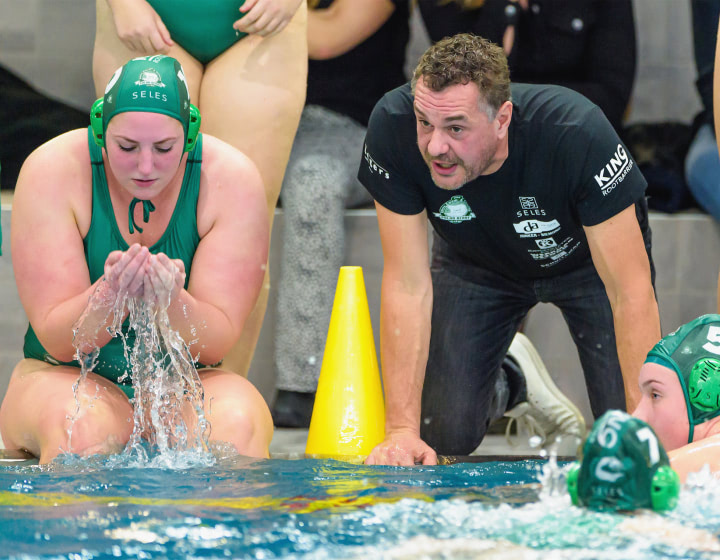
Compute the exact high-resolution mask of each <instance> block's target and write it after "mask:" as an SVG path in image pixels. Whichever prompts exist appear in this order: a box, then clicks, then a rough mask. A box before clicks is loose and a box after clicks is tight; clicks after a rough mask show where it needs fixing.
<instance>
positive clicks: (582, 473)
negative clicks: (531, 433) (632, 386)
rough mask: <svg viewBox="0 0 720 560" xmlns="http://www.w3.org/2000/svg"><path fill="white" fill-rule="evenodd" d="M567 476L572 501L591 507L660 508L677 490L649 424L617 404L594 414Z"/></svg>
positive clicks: (671, 501)
mask: <svg viewBox="0 0 720 560" xmlns="http://www.w3.org/2000/svg"><path fill="white" fill-rule="evenodd" d="M567 482H568V492H569V493H570V497H571V498H572V503H573V504H574V505H576V506H586V507H588V508H590V509H594V510H612V511H616V510H626V511H631V510H635V509H653V510H655V511H663V510H668V509H672V508H674V507H675V505H676V504H677V499H678V495H679V493H680V477H679V476H678V474H677V473H676V472H675V471H674V470H673V469H672V468H671V467H670V461H669V459H668V456H667V453H666V452H665V449H664V448H663V446H662V444H661V443H660V441H659V440H658V438H657V436H656V435H655V432H654V431H653V429H652V428H651V427H650V426H649V425H648V424H647V423H645V422H643V421H642V420H640V419H639V418H635V417H633V416H630V415H629V414H628V413H627V412H623V411H621V410H609V411H608V412H606V413H605V414H603V415H602V416H601V417H600V418H598V420H597V421H596V422H595V425H594V426H593V428H592V430H591V431H590V435H588V438H587V440H585V444H584V446H583V457H582V461H581V462H580V463H574V464H573V465H572V466H571V467H570V471H569V472H568V478H567Z"/></svg>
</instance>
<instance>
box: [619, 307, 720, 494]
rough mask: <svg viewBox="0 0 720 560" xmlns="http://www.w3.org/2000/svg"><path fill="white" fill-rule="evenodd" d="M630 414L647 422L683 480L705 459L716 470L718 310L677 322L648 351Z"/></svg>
mask: <svg viewBox="0 0 720 560" xmlns="http://www.w3.org/2000/svg"><path fill="white" fill-rule="evenodd" d="M639 383H640V390H641V391H642V398H641V400H640V403H639V404H638V406H637V408H636V409H635V411H634V412H633V415H634V416H636V417H637V418H641V419H642V420H645V421H646V422H647V423H648V424H650V425H651V426H652V427H653V428H654V430H655V432H656V433H657V435H658V438H659V439H660V441H661V442H662V444H663V445H664V446H665V448H666V449H667V450H668V454H669V456H670V463H671V465H672V467H673V468H674V469H675V470H676V471H677V472H678V474H679V475H680V478H681V479H682V480H683V481H684V480H685V479H686V477H687V475H688V474H689V473H691V472H697V471H699V470H700V469H701V468H703V467H704V466H705V465H707V466H708V467H709V469H710V471H711V472H720V315H715V314H711V315H703V316H702V317H698V318H697V319H694V320H692V321H690V322H689V323H686V324H684V325H682V326H681V327H679V328H678V329H677V330H675V332H673V333H670V334H669V335H667V336H666V337H664V338H663V339H662V340H660V342H658V343H657V344H656V345H655V346H654V347H653V349H652V350H651V351H650V352H649V353H648V356H647V360H646V361H645V364H644V365H643V367H642V369H641V370H640V378H639Z"/></svg>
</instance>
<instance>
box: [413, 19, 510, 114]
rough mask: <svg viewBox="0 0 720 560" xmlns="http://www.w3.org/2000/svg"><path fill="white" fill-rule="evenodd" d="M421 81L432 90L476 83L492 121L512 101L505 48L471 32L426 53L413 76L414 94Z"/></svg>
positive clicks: (441, 42)
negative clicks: (504, 104)
mask: <svg viewBox="0 0 720 560" xmlns="http://www.w3.org/2000/svg"><path fill="white" fill-rule="evenodd" d="M420 78H422V79H423V84H425V86H426V87H428V88H429V89H430V90H432V91H442V90H444V89H445V88H447V87H450V86H454V85H457V84H468V83H470V82H473V83H475V84H476V85H477V86H478V89H479V90H480V95H481V98H482V101H484V102H485V104H486V105H487V111H488V114H489V116H491V117H492V118H495V115H496V114H497V111H498V109H499V108H500V106H501V105H502V104H503V103H505V102H506V101H509V100H510V99H511V97H510V70H509V69H508V64H507V57H506V56H505V53H504V52H503V50H502V48H500V47H499V46H497V45H496V44H495V43H492V42H490V41H488V40H487V39H483V38H482V37H478V36H477V35H473V34H471V33H460V34H458V35H454V36H453V37H446V38H445V39H442V40H440V41H438V42H437V43H435V44H434V45H433V46H431V47H430V48H429V49H428V50H426V51H425V53H424V54H423V55H422V57H421V58H420V62H418V65H417V67H416V68H415V72H414V73H413V78H412V89H413V93H414V92H415V86H416V85H417V82H418V80H419V79H420Z"/></svg>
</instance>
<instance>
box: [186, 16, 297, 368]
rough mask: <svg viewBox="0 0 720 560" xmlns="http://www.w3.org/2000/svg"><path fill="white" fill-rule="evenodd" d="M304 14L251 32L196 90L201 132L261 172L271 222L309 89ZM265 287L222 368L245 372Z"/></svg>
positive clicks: (262, 310)
mask: <svg viewBox="0 0 720 560" xmlns="http://www.w3.org/2000/svg"><path fill="white" fill-rule="evenodd" d="M306 28H307V12H306V7H305V3H303V4H302V5H301V6H300V8H299V9H298V12H297V13H296V14H295V16H294V18H293V20H292V21H291V22H290V23H289V24H288V26H287V27H286V28H285V29H284V30H283V31H282V32H281V33H279V34H278V35H276V36H273V37H269V38H266V39H263V38H262V37H259V36H252V35H251V36H248V37H245V38H243V39H242V40H240V41H239V42H238V43H236V44H235V45H233V46H232V47H231V48H229V49H228V50H227V51H225V52H224V53H223V54H221V55H220V56H218V57H217V58H216V59H215V60H213V61H212V62H210V63H209V64H208V65H207V67H206V68H205V75H204V77H203V82H202V85H201V87H200V106H199V108H200V113H201V114H202V116H203V130H205V131H206V132H208V133H210V134H212V135H214V136H217V137H218V138H220V139H222V140H224V141H226V142H228V143H229V144H231V145H233V146H235V147H236V148H238V149H239V150H240V151H242V152H243V153H245V154H246V155H247V156H248V157H250V159H252V160H253V162H254V163H255V165H257V167H258V169H259V170H260V174H261V176H262V179H263V182H264V184H265V191H266V193H267V207H268V215H269V219H270V226H271V228H272V221H273V217H274V212H275V205H276V204H277V200H278V196H279V194H280V188H281V186H282V181H283V176H284V174H285V166H286V165H287V162H288V159H289V157H290V150H291V148H292V143H293V140H294V138H295V132H296V130H297V127H298V123H299V122H300V114H301V113H302V109H303V106H304V104H305V92H306V88H307V38H306V33H307V30H306ZM269 291H270V275H269V271H267V270H266V274H265V280H264V282H263V288H262V290H261V292H260V295H259V296H258V299H257V302H256V304H255V308H254V310H253V312H252V313H251V315H250V316H249V317H248V319H247V320H246V322H245V328H244V330H243V333H242V336H241V338H240V340H239V341H238V342H237V343H236V344H235V345H234V347H233V348H232V350H231V351H230V352H229V353H228V354H227V355H226V357H225V361H224V362H223V368H225V369H228V370H230V371H234V372H235V373H239V374H241V375H243V376H247V374H248V370H249V369H250V363H251V361H252V357H253V353H254V351H255V346H256V344H257V340H258V337H259V336H260V329H261V327H262V322H263V318H264V316H265V309H266V307H267V301H268V295H269Z"/></svg>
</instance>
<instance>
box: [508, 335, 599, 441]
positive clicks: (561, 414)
mask: <svg viewBox="0 0 720 560" xmlns="http://www.w3.org/2000/svg"><path fill="white" fill-rule="evenodd" d="M508 356H509V357H510V358H511V359H513V360H514V361H515V362H516V363H517V365H518V366H519V369H520V370H521V371H522V373H523V375H524V377H525V384H526V386H527V400H526V401H525V402H521V403H520V404H518V405H516V406H514V407H513V408H512V409H510V410H508V411H507V412H506V413H505V417H507V418H508V419H509V420H508V424H507V428H506V430H505V438H506V439H507V441H508V443H510V445H512V446H515V445H517V443H516V442H514V441H513V440H512V439H511V431H512V426H513V425H515V426H516V435H517V436H520V433H521V432H523V431H524V432H525V433H526V434H527V438H528V439H529V438H531V437H533V436H538V437H540V438H541V440H542V443H545V442H548V443H553V442H555V440H556V438H557V437H558V436H561V435H562V436H575V437H577V438H580V439H582V438H584V437H585V435H586V431H587V428H586V426H585V419H584V418H583V415H582V414H580V411H579V410H578V409H577V407H576V406H575V405H574V404H573V403H572V402H570V400H569V399H568V398H567V397H566V396H565V395H563V394H562V392H561V391H560V389H558V387H557V386H556V385H555V383H554V382H553V380H552V378H551V377H550V374H549V373H548V371H547V369H546V368H545V365H544V364H543V362H542V359H541V358H540V355H539V354H538V353H537V350H535V347H534V346H533V344H532V342H530V340H529V339H528V337H526V336H525V335H524V334H522V333H517V334H516V335H515V338H513V341H512V344H510V348H509V350H508ZM526 441H527V440H526Z"/></svg>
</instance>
